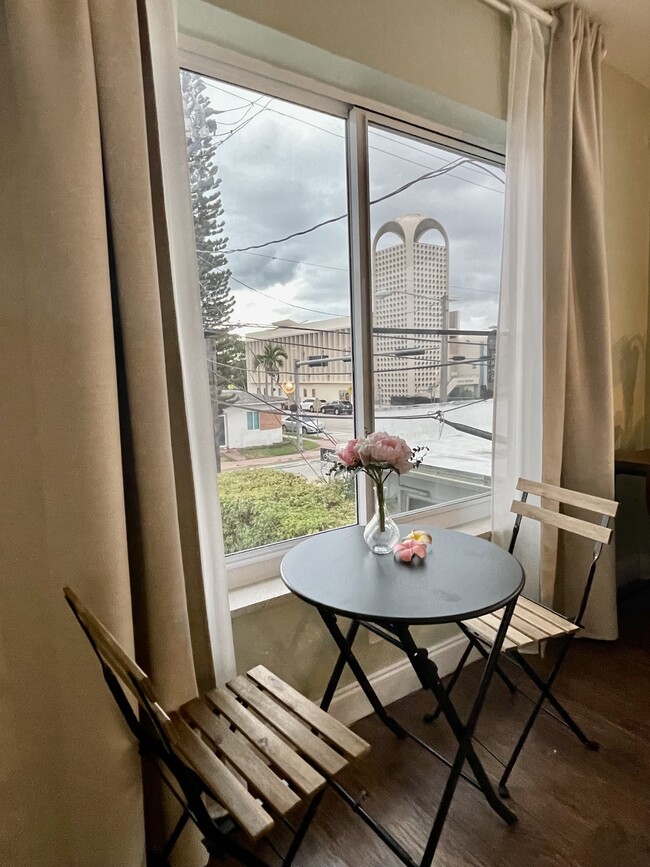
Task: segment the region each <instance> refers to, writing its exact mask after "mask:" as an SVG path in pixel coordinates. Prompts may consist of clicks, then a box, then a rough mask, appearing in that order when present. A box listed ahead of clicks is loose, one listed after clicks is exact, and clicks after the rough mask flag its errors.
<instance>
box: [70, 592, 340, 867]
mask: <svg viewBox="0 0 650 867" xmlns="http://www.w3.org/2000/svg"><path fill="white" fill-rule="evenodd" d="M66 601H67V602H68V604H69V605H70V608H71V609H72V611H73V613H74V615H75V618H76V619H77V621H78V623H79V625H80V626H81V628H82V629H83V631H84V634H85V635H86V638H87V639H88V641H89V643H90V645H91V647H92V649H93V651H94V653H95V655H96V656H97V658H98V660H99V662H100V665H101V668H102V673H103V675H104V680H105V681H106V684H107V686H108V688H109V690H110V691H111V694H112V696H113V698H114V699H115V702H116V703H117V705H118V707H119V709H120V711H121V713H122V715H123V717H124V719H125V721H126V723H127V725H128V727H129V729H130V731H131V733H132V734H133V736H134V738H135V739H136V740H137V742H138V745H139V752H140V755H142V756H143V757H144V758H146V759H147V760H148V761H149V762H151V763H152V765H153V766H154V767H155V769H156V771H157V772H158V773H159V775H160V777H161V778H162V780H163V782H164V784H165V785H166V786H167V788H168V789H169V790H170V791H171V793H172V795H173V796H174V798H175V799H176V800H177V801H178V803H179V804H180V806H181V809H182V812H181V816H180V818H179V819H178V822H177V823H176V825H175V827H174V829H173V831H172V833H171V835H170V837H169V839H168V840H167V841H166V843H165V845H164V847H163V849H162V851H161V852H160V853H156V854H155V855H153V856H151V855H150V856H149V859H150V863H151V858H152V857H153V858H155V862H156V864H157V865H158V867H168V865H169V858H170V857H171V853H172V851H173V849H174V847H175V845H176V843H177V842H178V839H179V837H180V835H181V833H182V831H183V829H184V828H185V826H186V824H187V822H188V821H189V820H191V821H192V822H194V824H195V825H196V827H197V828H198V829H199V831H200V833H201V834H202V835H203V845H204V846H205V848H206V850H207V852H208V854H209V855H211V856H214V857H223V856H224V855H228V856H230V857H232V858H234V859H235V860H236V861H238V862H239V863H240V864H242V865H244V867H272V865H270V864H269V862H268V861H264V860H262V859H261V858H260V857H258V856H257V855H255V854H254V853H253V852H251V851H250V850H249V849H247V848H246V847H245V846H243V845H242V844H240V843H239V842H238V841H237V840H236V839H235V838H234V837H233V832H234V831H235V829H236V827H237V826H236V824H235V823H234V822H233V821H232V820H231V819H230V818H229V817H224V818H221V819H214V818H213V817H212V816H211V815H210V812H209V810H208V808H207V806H206V804H205V802H204V795H206V794H208V793H207V792H206V789H205V786H204V784H203V783H202V781H201V780H200V778H199V777H198V775H197V774H196V773H195V772H194V771H193V770H192V769H191V768H189V767H188V766H187V764H185V762H183V761H182V760H181V759H180V758H179V757H178V756H177V755H176V752H175V750H174V748H173V746H172V744H171V743H170V741H169V738H168V736H167V733H166V731H165V724H166V723H169V722H170V719H169V717H168V716H167V713H166V712H165V710H164V709H163V708H162V707H161V706H160V704H158V702H157V701H156V699H155V696H153V695H149V694H148V691H147V690H146V688H143V686H142V684H141V683H138V682H137V680H136V679H135V678H133V677H131V676H129V672H120V678H121V677H122V676H124V677H125V678H126V677H128V686H129V688H130V689H131V691H132V692H133V693H134V695H136V696H137V699H138V703H139V706H140V708H141V709H142V711H143V712H144V713H143V714H142V718H139V717H138V715H137V714H136V713H135V711H134V710H133V707H132V706H131V702H130V700H129V698H128V697H127V695H126V693H125V691H124V689H123V687H122V686H121V684H120V681H119V679H118V677H116V675H115V673H114V671H113V667H112V666H111V663H110V661H108V660H107V659H105V658H104V656H103V654H102V651H101V650H100V648H99V647H98V646H97V644H96V642H95V640H94V639H93V636H92V635H91V633H90V632H89V630H88V628H87V627H86V625H85V623H84V622H83V620H82V619H81V617H80V616H79V613H78V612H77V610H76V609H75V606H74V604H73V603H72V601H71V600H70V598H69V597H68V594H67V588H66ZM143 674H144V673H143ZM170 775H171V778H170ZM174 781H175V782H176V784H177V785H174ZM328 782H329V783H330V785H331V786H332V787H333V788H334V790H335V791H337V793H339V794H340V795H341V796H342V797H344V799H345V800H347V801H348V802H349V803H350V802H351V803H355V799H354V798H353V796H352V795H350V794H349V793H348V792H346V791H345V790H344V789H343V788H342V787H341V786H340V784H338V783H337V782H336V781H334V780H328ZM325 791H326V789H324V790H322V791H321V792H318V793H317V794H316V795H315V796H314V797H313V798H312V800H311V802H310V803H309V805H308V806H307V809H306V810H305V813H304V815H303V818H302V820H301V821H300V822H299V824H298V826H297V827H293V826H292V825H291V824H290V823H289V822H288V821H287V820H286V819H285V818H284V817H279V818H280V819H282V821H283V823H284V824H285V825H286V826H287V828H288V829H289V830H290V831H291V833H292V834H293V839H292V840H291V843H290V845H289V848H288V850H287V852H286V854H285V855H282V854H281V853H280V852H278V850H277V849H276V848H275V846H274V845H273V844H272V843H271V841H270V840H268V839H267V840H266V842H267V844H268V845H269V846H270V847H271V848H272V849H273V851H274V852H275V854H276V855H277V856H278V857H279V858H280V859H281V862H282V865H283V867H289V865H291V864H292V863H293V860H294V858H295V856H296V854H297V852H298V849H299V847H300V845H301V843H302V841H303V839H304V837H305V834H306V833H307V831H308V829H309V826H310V824H311V822H312V820H313V818H314V816H315V814H316V810H317V808H318V805H319V804H320V801H321V799H322V797H323V794H324V792H325Z"/></svg>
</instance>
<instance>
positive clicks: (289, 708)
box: [64, 587, 370, 867]
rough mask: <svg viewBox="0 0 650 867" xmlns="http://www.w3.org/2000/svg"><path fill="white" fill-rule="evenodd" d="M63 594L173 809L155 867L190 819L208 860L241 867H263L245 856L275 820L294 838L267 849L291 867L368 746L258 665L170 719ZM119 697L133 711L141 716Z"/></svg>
mask: <svg viewBox="0 0 650 867" xmlns="http://www.w3.org/2000/svg"><path fill="white" fill-rule="evenodd" d="M64 593H65V598H66V600H67V601H68V603H69V605H70V607H71V608H72V610H73V612H74V614H75V616H76V618H77V620H78V621H79V624H80V625H81V628H82V629H83V631H84V632H85V634H86V637H87V638H88V640H89V642H90V644H91V645H92V648H93V650H94V651H95V653H96V655H97V657H98V658H99V661H100V663H101V667H102V671H103V674H104V678H105V680H106V683H107V684H108V687H109V689H110V691H111V693H112V694H113V697H114V698H115V701H116V702H117V704H118V706H119V708H120V710H121V712H122V714H123V716H124V718H125V720H126V722H127V724H128V726H129V728H130V729H131V732H132V733H133V735H134V736H135V737H136V739H137V740H138V742H139V745H140V752H141V754H142V755H144V756H146V757H147V758H148V759H150V760H152V761H153V762H154V764H155V766H156V767H157V769H158V770H159V772H160V774H161V776H162V778H163V780H164V781H165V783H166V785H167V786H168V787H169V788H170V789H171V791H172V793H173V794H174V796H175V798H176V799H177V800H178V802H179V803H180V805H181V808H182V813H181V816H180V818H179V820H178V823H177V825H176V827H175V829H174V831H173V833H172V834H171V836H170V838H169V840H168V842H167V844H166V846H165V848H164V852H163V853H162V856H161V863H162V864H167V863H168V859H169V857H170V854H171V852H172V849H173V848H174V846H175V844H176V842H177V840H178V838H179V836H180V834H181V832H182V830H183V828H184V827H185V825H186V824H187V821H188V819H191V820H192V821H193V822H194V823H195V824H196V825H197V827H198V828H199V830H200V832H201V834H202V835H203V843H204V845H205V847H206V849H207V851H208V852H209V853H210V855H211V856H214V857H215V858H218V857H222V856H223V855H229V856H231V857H233V858H234V859H235V860H237V861H238V862H239V863H240V864H244V865H249V867H269V865H268V862H267V861H263V860H262V859H261V858H260V857H258V856H257V855H255V854H253V852H251V850H250V843H254V842H255V841H258V840H260V839H261V838H263V837H265V836H266V835H268V834H269V833H270V832H271V830H272V829H273V828H274V826H275V820H274V817H276V818H278V819H280V820H281V821H283V822H284V824H286V825H287V826H288V827H289V828H290V830H291V831H292V832H293V839H292V841H291V844H290V846H289V849H288V851H287V853H286V854H285V856H284V857H282V856H281V855H279V853H277V850H275V847H274V846H272V848H273V849H274V851H275V852H276V854H278V855H279V857H280V858H281V859H282V863H283V864H284V865H289V864H291V863H292V861H293V859H294V857H295V855H296V852H297V851H298V847H299V846H300V844H301V842H302V840H303V838H304V836H305V834H306V832H307V829H308V827H309V824H310V822H311V821H312V819H313V817H314V815H315V812H316V809H317V806H318V803H319V802H320V799H321V797H322V793H323V791H324V788H325V786H326V784H328V783H330V784H332V786H333V787H334V788H335V790H336V791H337V793H338V794H340V795H342V796H343V797H344V798H345V799H346V800H348V801H349V802H353V801H354V799H353V796H352V795H349V794H348V793H346V792H345V790H343V788H342V787H341V786H340V784H338V783H336V782H334V780H333V778H334V776H335V775H336V774H338V773H339V772H340V771H341V770H342V769H343V768H345V767H346V766H347V765H348V763H349V762H350V761H351V760H353V759H356V758H359V757H361V756H363V755H365V754H366V753H367V752H368V750H369V749H370V747H369V745H368V744H367V743H366V742H365V741H364V740H362V739H361V738H360V737H359V736H358V735H356V734H355V733H354V732H352V731H351V730H350V729H348V728H346V726H344V725H342V724H341V723H340V722H338V720H336V719H334V717H332V716H330V715H329V714H327V713H325V712H324V711H322V710H321V709H320V708H319V707H317V706H316V705H315V704H313V703H312V702H311V701H308V700H307V699H306V698H305V697H304V696H302V695H301V694H300V693H299V692H296V690H294V689H293V688H292V687H291V686H289V685H288V684H286V683H284V682H283V681H281V680H280V679H279V678H277V677H275V675H273V674H272V673H271V672H270V671H268V670H267V669H266V668H264V667H263V666H261V665H258V666H257V667H256V668H253V669H252V670H251V671H249V672H248V673H247V675H246V676H245V677H244V676H240V677H236V678H234V679H233V680H231V681H230V682H229V683H228V684H226V687H224V688H223V689H215V690H212V691H211V692H209V693H207V695H206V696H204V697H203V698H194V699H192V700H191V701H189V702H187V703H186V704H184V705H183V706H182V707H180V708H178V710H175V711H172V712H170V713H168V712H167V711H166V710H164V709H163V707H162V706H161V705H160V703H159V701H158V700H157V698H156V695H155V692H154V689H153V685H152V683H151V681H150V680H149V678H148V677H147V675H146V674H145V673H144V671H142V669H141V668H140V667H139V666H138V665H137V664H136V663H135V662H134V660H133V659H131V658H130V657H129V655H128V654H127V653H126V652H125V651H124V649H123V648H122V647H121V646H120V645H119V644H118V642H117V641H116V640H115V638H114V637H113V636H112V635H111V634H110V632H108V630H107V629H106V628H105V627H104V626H103V624H102V623H101V622H100V621H99V620H98V619H97V618H96V617H95V616H94V615H93V614H92V613H91V612H90V611H89V610H88V609H87V608H86V607H85V606H84V605H83V604H82V603H81V601H80V600H79V598H78V597H77V596H76V595H75V594H74V592H73V591H72V590H71V589H70V588H69V587H66V588H65V589H64ZM124 687H126V688H127V689H128V691H129V692H130V693H131V694H132V696H133V697H134V698H135V699H136V701H137V702H138V705H139V708H140V712H139V714H136V712H135V711H134V709H133V705H132V700H131V699H130V698H129V697H128V695H127V693H126V691H125V689H124ZM300 804H306V805H307V806H306V810H305V811H304V814H303V816H302V819H300V821H299V822H297V825H296V826H293V825H292V824H290V822H289V820H288V818H287V817H288V816H290V815H291V814H293V813H294V811H296V808H298V807H299V805H300ZM237 828H238V829H240V830H241V831H243V832H244V834H245V835H246V836H247V837H248V839H249V841H250V843H247V844H246V845H244V844H243V843H242V842H240V841H239V839H238V836H239V837H241V835H237V834H236V833H233V832H234V831H235V830H236V829H237ZM269 842H270V841H269Z"/></svg>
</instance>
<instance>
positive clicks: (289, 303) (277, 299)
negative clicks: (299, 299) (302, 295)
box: [230, 274, 331, 316]
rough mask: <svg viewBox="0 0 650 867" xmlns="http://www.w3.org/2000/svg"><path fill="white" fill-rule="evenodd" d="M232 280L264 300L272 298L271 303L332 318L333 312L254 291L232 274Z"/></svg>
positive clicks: (257, 290) (259, 290)
mask: <svg viewBox="0 0 650 867" xmlns="http://www.w3.org/2000/svg"><path fill="white" fill-rule="evenodd" d="M230 279H231V280H234V281H235V283H239V285H240V286H243V287H244V288H245V289H250V291H251V292H256V293H257V294H258V295H261V296H262V298H270V299H271V301H277V302H278V303H279V304H286V306H287V307H295V308H296V310H307V311H309V312H310V313H321V314H323V315H324V316H331V312H330V311H327V310H316V309H314V308H313V307H303V305H302V304H293V303H292V302H291V301H285V300H284V299H283V298H276V297H275V295H269V294H268V292H262V290H261V289H254V288H253V287H252V286H249V285H248V283H244V281H243V280H238V279H237V277H234V276H233V275H232V274H230Z"/></svg>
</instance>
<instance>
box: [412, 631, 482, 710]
mask: <svg viewBox="0 0 650 867" xmlns="http://www.w3.org/2000/svg"><path fill="white" fill-rule="evenodd" d="M471 652H472V642H471V641H468V642H467V647H466V648H465V650H464V652H463V655H462V656H461V658H460V661H459V663H458V665H457V666H456V668H455V669H454V672H453V674H452V675H451V677H450V678H449V683H448V684H447V685H446V687H445V690H446V691H447V695H451V691H452V689H453V688H454V684H455V683H456V681H457V680H458V678H459V677H460V673H461V671H462V670H463V668H464V667H465V663H466V662H467V658H468V656H469V655H470V653H471ZM441 712H442V707H441V706H440V704H438V706H437V707H436V709H435V710H434V711H433V713H425V715H424V716H423V717H422V720H423V722H425V723H432V722H435V720H437V719H438V717H439V716H440V713H441Z"/></svg>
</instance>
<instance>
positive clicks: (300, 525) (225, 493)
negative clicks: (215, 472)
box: [219, 469, 356, 554]
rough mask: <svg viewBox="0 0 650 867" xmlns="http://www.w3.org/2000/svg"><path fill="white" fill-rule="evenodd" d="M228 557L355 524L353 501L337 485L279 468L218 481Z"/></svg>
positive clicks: (240, 472)
mask: <svg viewBox="0 0 650 867" xmlns="http://www.w3.org/2000/svg"><path fill="white" fill-rule="evenodd" d="M219 498H220V500H221V514H222V521H223V535H224V543H225V547H226V553H227V554H232V553H233V552H235V551H243V550H245V549H247V548H257V547H259V546H260V545H268V544H270V543H271V542H281V541H283V540H284V539H292V538H295V537H296V536H307V535H309V534H311V533H318V532H319V531H320V530H331V529H333V528H334V527H342V526H345V525H346V524H353V523H354V522H355V521H356V509H355V504H354V500H353V499H351V498H350V497H349V496H346V485H345V483H344V482H342V481H339V480H336V479H334V480H332V481H329V482H325V481H314V482H311V481H308V480H307V479H305V478H304V477H303V476H298V475H294V474H293V473H287V472H283V471H282V470H275V469H258V470H245V469H242V470H232V471H231V472H226V473H222V474H221V475H220V476H219Z"/></svg>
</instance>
